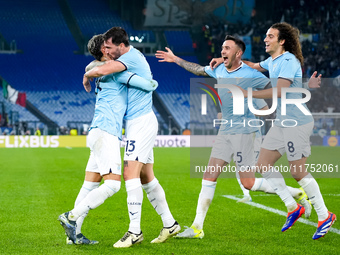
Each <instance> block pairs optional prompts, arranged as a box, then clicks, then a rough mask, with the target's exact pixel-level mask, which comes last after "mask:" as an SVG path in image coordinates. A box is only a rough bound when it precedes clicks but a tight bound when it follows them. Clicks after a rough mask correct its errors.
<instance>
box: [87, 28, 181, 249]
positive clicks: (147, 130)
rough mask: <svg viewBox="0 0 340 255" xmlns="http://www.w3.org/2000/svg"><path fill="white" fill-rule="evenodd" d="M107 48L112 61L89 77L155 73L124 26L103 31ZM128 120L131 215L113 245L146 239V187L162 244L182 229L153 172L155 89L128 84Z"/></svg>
mask: <svg viewBox="0 0 340 255" xmlns="http://www.w3.org/2000/svg"><path fill="white" fill-rule="evenodd" d="M104 40H105V43H104V45H105V48H106V53H107V55H108V57H109V58H110V59H111V61H107V63H105V64H104V65H102V66H98V67H95V68H93V69H92V70H90V71H89V72H87V73H86V77H87V78H93V77H99V76H102V75H108V74H112V73H117V72H121V71H124V70H128V71H130V72H133V73H136V74H137V75H140V76H141V77H144V78H146V79H151V77H152V74H151V71H150V67H149V64H148V63H147V61H146V59H145V57H144V56H143V54H142V53H141V52H140V51H138V50H136V49H135V48H134V47H133V46H132V45H130V44H129V40H128V35H127V33H126V31H125V30H124V29H123V28H120V27H113V28H111V29H109V30H108V31H107V32H106V33H105V34H104ZM124 118H125V120H126V137H127V141H126V147H125V155H124V180H125V184H126V185H125V186H126V191H127V195H128V196H127V204H128V212H129V217H130V225H129V230H128V232H126V233H125V235H124V236H123V237H122V238H121V239H120V240H119V241H118V242H116V243H115V244H114V247H116V248H125V247H130V246H132V245H134V244H137V243H140V242H142V241H143V233H142V231H141V228H140V221H141V210H142V201H143V190H142V188H143V189H144V190H145V191H146V193H147V197H148V199H149V200H150V202H151V204H152V205H153V207H154V208H155V210H156V212H157V213H158V214H159V215H160V216H161V218H162V221H163V228H162V230H161V232H160V235H159V236H158V237H157V238H155V239H154V240H152V241H151V243H161V242H164V241H166V240H167V239H168V238H170V237H171V236H173V235H175V234H177V233H178V232H179V231H180V229H181V228H180V226H179V224H178V223H177V221H176V220H175V219H174V218H173V216H172V214H171V212H170V210H169V207H168V204H167V201H166V198H165V193H164V190H163V188H162V186H161V185H160V184H159V182H158V180H157V178H156V177H155V176H154V173H153V162H154V157H153V146H154V143H155V139H156V135H157V132H158V122H157V118H156V116H155V114H154V113H153V111H152V92H148V91H144V90H140V89H137V88H132V87H129V89H128V102H127V110H126V113H125V116H124Z"/></svg>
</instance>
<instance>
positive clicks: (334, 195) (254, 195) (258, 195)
mask: <svg viewBox="0 0 340 255" xmlns="http://www.w3.org/2000/svg"><path fill="white" fill-rule="evenodd" d="M259 193H261V192H259ZM273 195H275V194H266V193H263V194H252V195H251V196H252V197H269V196H273ZM322 196H323V197H325V196H326V197H328V196H330V197H340V194H322Z"/></svg>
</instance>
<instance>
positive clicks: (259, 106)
mask: <svg viewBox="0 0 340 255" xmlns="http://www.w3.org/2000/svg"><path fill="white" fill-rule="evenodd" d="M253 105H254V107H255V109H257V110H260V109H262V108H263V107H265V106H266V105H267V103H266V101H264V99H262V98H253Z"/></svg>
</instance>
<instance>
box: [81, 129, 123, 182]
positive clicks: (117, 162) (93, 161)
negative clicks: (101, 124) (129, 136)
mask: <svg viewBox="0 0 340 255" xmlns="http://www.w3.org/2000/svg"><path fill="white" fill-rule="evenodd" d="M87 144H88V146H89V147H90V150H91V152H90V158H89V161H88V162H87V166H86V171H88V172H94V173H100V175H101V176H103V175H105V174H109V173H113V174H118V175H121V158H120V142H119V139H118V137H117V136H114V135H111V134H109V133H107V132H106V131H103V130H101V129H99V128H93V129H91V130H90V132H89V134H88V136H87Z"/></svg>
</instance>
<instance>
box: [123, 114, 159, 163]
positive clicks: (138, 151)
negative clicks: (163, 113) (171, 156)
mask: <svg viewBox="0 0 340 255" xmlns="http://www.w3.org/2000/svg"><path fill="white" fill-rule="evenodd" d="M125 132H126V139H127V140H126V145H125V152H124V161H127V160H129V161H139V162H142V163H144V164H148V163H153V162H154V160H153V146H154V144H155V140H156V136H157V132H158V121H157V118H156V115H155V114H154V112H153V111H151V112H150V113H148V114H146V115H143V116H141V117H138V118H136V119H133V120H127V121H126V128H125Z"/></svg>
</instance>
